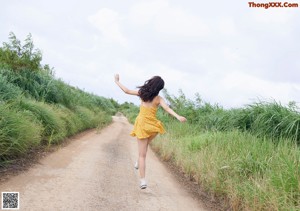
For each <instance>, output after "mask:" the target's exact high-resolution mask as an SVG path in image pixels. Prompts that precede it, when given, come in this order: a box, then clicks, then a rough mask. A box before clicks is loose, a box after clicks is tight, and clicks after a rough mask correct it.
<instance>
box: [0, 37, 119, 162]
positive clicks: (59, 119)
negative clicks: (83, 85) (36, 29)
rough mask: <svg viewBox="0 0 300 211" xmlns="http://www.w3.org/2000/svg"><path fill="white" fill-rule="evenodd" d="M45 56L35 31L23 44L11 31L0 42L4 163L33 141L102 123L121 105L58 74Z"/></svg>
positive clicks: (56, 139) (54, 140)
mask: <svg viewBox="0 0 300 211" xmlns="http://www.w3.org/2000/svg"><path fill="white" fill-rule="evenodd" d="M41 60H42V54H41V51H40V50H39V49H34V45H33V42H32V37H31V35H28V36H27V38H26V40H25V44H24V45H22V43H21V41H20V40H18V39H17V38H16V36H15V35H14V34H13V33H10V35H9V42H8V43H5V42H4V43H3V47H0V107H1V108H0V165H3V164H4V162H7V161H9V160H10V159H13V157H17V156H22V154H24V153H26V152H27V151H28V149H29V148H31V147H35V146H37V145H40V144H46V145H47V146H49V145H51V144H58V143H60V142H61V141H63V140H64V138H66V137H68V136H70V135H74V134H76V133H78V132H80V131H83V130H85V129H88V128H101V127H103V126H105V125H106V124H108V123H109V122H111V120H112V119H111V115H112V114H114V113H115V112H116V110H117V107H118V106H119V105H118V103H117V102H116V101H114V100H113V99H107V98H104V97H101V96H97V95H95V94H92V93H87V92H84V91H83V90H81V89H79V88H76V87H73V86H70V85H68V84H66V83H65V82H63V81H62V80H61V79H57V78H55V76H54V71H53V68H50V66H49V65H42V64H41Z"/></svg>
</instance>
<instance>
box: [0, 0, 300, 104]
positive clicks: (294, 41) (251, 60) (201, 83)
mask: <svg viewBox="0 0 300 211" xmlns="http://www.w3.org/2000/svg"><path fill="white" fill-rule="evenodd" d="M263 2H267V1H259V2H257V3H263ZM290 3H298V4H299V7H298V8H269V9H264V8H250V7H249V4H248V1H233V0H229V1H210V2H209V1H199V0H197V1H196V0H186V1H179V0H147V1H146V0H139V1H137V0H135V1H133V0H125V1H124V0H123V1H120V0H116V1H102V0H86V1H70V0H68V1H57V0H53V1H37V0H27V1H25V0H18V1H16V0H11V1H4V2H2V3H1V6H2V11H1V13H0V20H1V21H0V27H1V31H0V41H1V42H6V41H8V34H9V32H11V31H12V32H14V33H15V34H16V36H17V37H18V38H19V39H20V40H24V39H25V38H26V35H28V34H29V33H31V34H32V36H33V40H34V43H35V46H36V47H37V48H39V49H41V50H42V52H43V61H42V62H43V63H44V64H50V66H52V67H54V69H55V75H56V77H57V78H61V79H63V80H64V81H65V82H67V83H69V84H70V85H73V86H76V87H79V88H81V89H84V90H86V91H88V92H93V93H95V94H97V95H100V96H104V97H112V98H114V99H116V100H117V101H118V102H120V103H122V102H124V101H129V102H134V103H138V102H139V100H138V98H137V97H132V96H127V95H125V94H124V93H122V92H121V90H119V88H118V87H117V86H116V85H115V84H114V81H113V76H114V73H119V74H120V79H121V82H122V83H123V84H124V85H126V86H127V87H128V88H132V89H134V88H135V87H136V86H138V85H141V84H143V83H144V81H145V80H147V79H149V78H150V77H152V76H154V75H160V76H162V77H163V79H164V80H165V83H166V85H165V87H166V88H167V89H168V91H169V92H170V93H171V94H174V95H176V94H177V93H178V90H179V89H182V90H183V92H184V93H185V94H186V95H187V96H188V97H189V98H193V97H194V94H195V93H199V94H200V95H201V97H202V98H203V99H204V100H205V101H208V102H210V103H218V104H220V105H222V106H224V107H226V108H230V107H240V106H243V105H245V104H249V103H251V102H253V101H256V100H257V99H258V98H259V99H266V100H272V99H275V100H276V101H280V102H282V103H283V104H285V103H288V102H289V101H296V102H299V101H300V83H299V82H300V71H299V70H300V59H299V55H300V42H299V37H300V22H299V20H300V2H299V1H293V2H290Z"/></svg>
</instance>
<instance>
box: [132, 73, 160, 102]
mask: <svg viewBox="0 0 300 211" xmlns="http://www.w3.org/2000/svg"><path fill="white" fill-rule="evenodd" d="M164 86H165V82H164V80H163V79H162V78H161V77H160V76H154V77H152V78H151V79H149V80H147V81H146V82H145V83H144V85H143V86H138V87H137V88H139V96H140V98H141V99H142V100H143V101H144V102H151V101H152V100H153V99H154V97H156V96H157V95H158V93H159V91H160V90H162V89H163V88H164Z"/></svg>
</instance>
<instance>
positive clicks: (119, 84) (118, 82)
mask: <svg viewBox="0 0 300 211" xmlns="http://www.w3.org/2000/svg"><path fill="white" fill-rule="evenodd" d="M119 80H120V77H119V74H116V75H115V82H116V84H117V85H118V86H119V87H120V88H121V89H122V90H123V91H124V92H125V93H126V94H129V95H139V92H138V91H137V90H130V89H128V88H127V87H125V86H124V85H123V84H121V83H120V81H119Z"/></svg>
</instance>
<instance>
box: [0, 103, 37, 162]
mask: <svg viewBox="0 0 300 211" xmlns="http://www.w3.org/2000/svg"><path fill="white" fill-rule="evenodd" d="M41 133H42V125H41V124H40V122H39V121H37V119H36V118H35V117H34V116H33V115H31V114H30V113H28V112H26V111H20V110H16V109H14V108H12V107H11V106H9V105H7V104H3V103H1V104H0V166H1V163H2V162H4V161H7V160H8V159H9V158H13V157H17V156H19V155H22V154H25V153H26V152H27V150H28V149H29V148H30V147H34V146H37V145H39V144H40V141H41V136H42V134H41Z"/></svg>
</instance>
